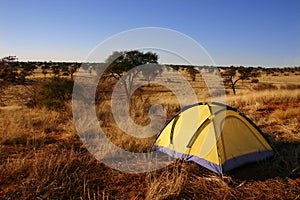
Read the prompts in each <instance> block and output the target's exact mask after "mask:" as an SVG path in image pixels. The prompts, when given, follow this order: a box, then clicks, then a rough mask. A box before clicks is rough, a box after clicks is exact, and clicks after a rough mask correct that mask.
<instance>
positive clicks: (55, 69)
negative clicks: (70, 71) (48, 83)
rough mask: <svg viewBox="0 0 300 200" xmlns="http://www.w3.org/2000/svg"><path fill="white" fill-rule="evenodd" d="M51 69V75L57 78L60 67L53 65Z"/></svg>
mask: <svg viewBox="0 0 300 200" xmlns="http://www.w3.org/2000/svg"><path fill="white" fill-rule="evenodd" d="M51 68H52V73H53V74H54V76H59V74H60V66H58V65H54V66H52V67H51Z"/></svg>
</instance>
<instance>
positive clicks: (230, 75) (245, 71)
mask: <svg viewBox="0 0 300 200" xmlns="http://www.w3.org/2000/svg"><path fill="white" fill-rule="evenodd" d="M221 76H222V77H223V80H224V84H225V86H227V87H228V88H231V89H232V92H233V94H234V95H236V84H237V83H238V82H239V81H240V80H249V79H253V78H256V77H258V76H259V72H257V71H256V70H254V68H253V67H243V66H240V67H234V66H231V67H230V68H229V69H226V70H225V72H222V73H221Z"/></svg>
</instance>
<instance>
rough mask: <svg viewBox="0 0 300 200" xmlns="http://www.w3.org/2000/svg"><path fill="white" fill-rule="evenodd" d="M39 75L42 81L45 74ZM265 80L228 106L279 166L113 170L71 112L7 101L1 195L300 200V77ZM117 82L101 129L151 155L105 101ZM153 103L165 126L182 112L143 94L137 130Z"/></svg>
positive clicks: (0, 149) (162, 92)
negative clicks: (265, 143) (87, 142)
mask: <svg viewBox="0 0 300 200" xmlns="http://www.w3.org/2000/svg"><path fill="white" fill-rule="evenodd" d="M34 76H35V77H34V78H35V79H37V78H38V77H40V74H39V75H38V74H35V75H34ZM47 76H48V75H47ZM259 79H260V83H261V85H259V83H258V84H254V83H253V84H252V83H251V84H250V83H248V82H244V83H241V84H239V85H238V89H237V95H236V96H230V95H228V96H227V103H228V104H229V105H232V106H234V107H237V108H238V109H239V110H241V111H242V112H243V113H244V114H246V115H247V116H248V117H249V118H250V119H252V120H253V121H254V122H255V123H256V124H257V125H258V126H259V127H260V128H261V129H262V130H263V131H264V133H265V135H266V136H267V137H268V139H269V140H270V141H271V145H272V146H273V147H274V149H275V150H276V152H277V154H276V156H275V157H274V158H273V159H270V160H266V161H262V162H260V163H255V164H253V165H248V166H245V167H242V168H239V169H236V170H234V171H232V172H230V173H228V174H226V175H224V176H223V177H220V176H217V175H216V174H214V173H212V172H210V171H208V170H206V169H204V168H202V167H201V166H198V165H196V164H195V163H187V162H182V161H177V162H175V163H172V164H171V165H169V166H168V167H166V168H164V169H161V170H158V171H155V172H148V173H142V174H127V173H122V172H119V171H116V170H112V169H110V168H109V167H107V166H105V165H104V164H102V163H101V161H97V160H96V159H95V158H94V157H93V156H92V155H90V153H89V152H88V151H87V149H86V148H85V147H84V145H83V144H82V142H81V141H80V139H79V138H78V137H77V136H76V130H75V127H74V125H73V119H72V116H71V113H70V112H67V111H62V112H59V111H49V110H46V109H38V108H27V107H25V106H24V102H23V101H19V100H15V101H10V102H6V105H7V106H6V107H1V108H0V196H1V198H3V199H299V198H300V192H299V188H300V135H299V129H300V123H299V120H300V118H299V111H300V110H299V107H300V90H299V87H298V85H299V76H296V75H293V74H289V76H284V75H282V76H281V75H280V76H274V77H273V76H266V75H263V76H262V77H260V78H259ZM197 81H198V82H197ZM297 81H298V82H297ZM111 83H112V82H109V83H107V85H106V86H105V87H103V88H105V92H104V93H102V94H101V95H100V94H99V100H98V101H97V102H98V104H97V116H98V119H99V124H100V126H101V127H102V129H103V130H104V131H105V133H106V135H107V136H108V138H109V139H110V140H111V141H112V142H113V143H115V144H116V145H118V146H120V147H122V148H123V149H126V150H129V151H133V152H145V151H148V150H149V148H150V146H151V143H152V142H153V139H154V136H153V137H150V138H147V139H142V138H136V137H133V136H130V135H128V134H125V132H124V131H123V130H121V129H120V128H119V127H118V125H117V124H116V123H115V122H114V119H113V116H112V114H111V101H110V99H109V98H107V97H109V94H110V92H111V91H110V90H111V85H113V84H111ZM191 84H192V86H193V88H194V89H195V91H197V95H198V99H199V101H204V100H208V99H209V95H208V91H207V89H205V88H204V86H203V85H204V84H203V82H201V78H200V77H199V76H197V77H196V81H195V82H192V83H191ZM290 84H293V86H291V85H290ZM270 85H274V86H276V88H272V87H271V88H270ZM295 85H296V86H295ZM262 86H264V87H262ZM20 88H23V87H22V86H16V87H12V88H9V89H8V90H9V91H5V92H4V95H8V96H9V97H10V98H11V97H13V95H14V94H15V95H16V94H18V93H14V92H13V91H15V90H20ZM23 89H24V88H23ZM21 90H22V89H21ZM2 94H3V93H2ZM141 95H142V97H140V96H141ZM153 104H161V105H164V108H165V111H166V112H167V116H166V117H167V119H170V118H171V117H172V116H173V115H174V113H175V112H177V111H178V110H179V104H178V101H177V100H176V98H175V97H174V94H173V93H172V92H171V91H168V90H166V88H164V87H160V86H155V87H143V89H142V91H137V93H135V95H134V97H133V98H132V101H131V103H130V116H131V117H132V119H133V120H134V121H135V122H136V123H137V124H139V125H148V124H149V123H151V120H150V116H149V113H148V112H149V109H150V107H151V105H153ZM69 106H70V105H69ZM67 110H69V111H70V109H67ZM124 123H125V124H126V121H125V122H124ZM157 126H158V125H155V123H154V126H153V127H152V128H153V129H151V130H152V132H153V133H154V134H155V133H157V132H158V131H159V128H157ZM125 127H126V126H125Z"/></svg>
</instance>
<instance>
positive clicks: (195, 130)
mask: <svg viewBox="0 0 300 200" xmlns="http://www.w3.org/2000/svg"><path fill="white" fill-rule="evenodd" d="M153 149H154V150H157V151H161V152H164V153H166V154H168V155H170V156H171V157H174V158H181V159H184V160H187V161H194V162H196V163H198V164H199V165H201V166H203V167H205V168H207V169H209V170H211V171H214V172H216V173H218V174H223V173H224V172H227V171H229V170H231V169H234V168H236V167H239V166H241V165H244V164H246V163H251V162H256V161H259V160H262V159H265V158H268V157H271V156H273V155H274V151H273V150H272V147H271V146H270V145H269V144H268V142H267V140H266V139H265V138H264V137H263V135H262V132H261V131H260V129H259V128H258V127H257V126H256V125H255V124H254V123H253V122H252V121H251V120H250V119H248V118H247V117H246V116H244V115H242V114H240V113H239V112H237V110H236V109H234V108H232V107H230V106H227V105H224V104H220V103H198V104H194V105H191V106H187V107H185V108H184V109H182V111H180V112H179V113H177V114H176V115H175V116H174V117H173V118H172V119H171V120H170V121H169V122H168V123H167V125H166V126H165V127H164V128H163V130H162V131H161V132H160V134H159V135H158V136H157V138H156V140H155V142H154V145H153Z"/></svg>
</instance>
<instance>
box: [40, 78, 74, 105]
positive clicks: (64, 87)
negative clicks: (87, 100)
mask: <svg viewBox="0 0 300 200" xmlns="http://www.w3.org/2000/svg"><path fill="white" fill-rule="evenodd" d="M73 85H74V82H73V81H72V80H69V79H65V78H59V77H53V78H52V79H51V80H50V81H48V82H46V83H44V84H43V85H42V86H41V89H40V91H39V94H38V106H40V107H46V108H49V109H55V110H57V109H62V108H65V105H66V102H67V101H69V100H71V98H72V91H73Z"/></svg>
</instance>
